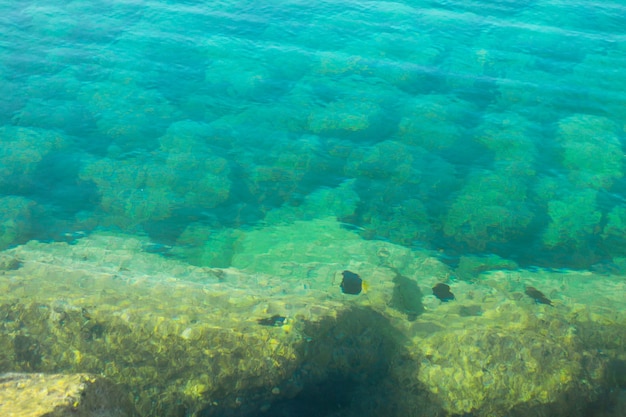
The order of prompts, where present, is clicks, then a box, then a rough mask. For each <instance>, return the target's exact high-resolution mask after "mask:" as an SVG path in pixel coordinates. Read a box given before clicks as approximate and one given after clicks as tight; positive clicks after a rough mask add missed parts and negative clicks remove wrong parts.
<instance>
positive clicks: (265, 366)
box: [0, 218, 626, 417]
mask: <svg viewBox="0 0 626 417" xmlns="http://www.w3.org/2000/svg"><path fill="white" fill-rule="evenodd" d="M305 236H306V237H308V238H304V237H305ZM235 240H236V244H235V245H234V247H233V251H234V255H233V257H232V259H233V264H236V265H237V266H238V267H239V268H242V269H234V268H226V269H213V268H208V267H198V266H191V265H188V264H186V263H183V262H179V261H176V260H173V259H170V258H166V257H162V256H159V255H156V254H151V253H146V252H143V251H142V244H143V243H144V242H142V241H141V240H140V239H137V238H133V237H129V236H123V235H114V234H93V235H91V236H89V237H86V238H83V239H81V240H79V241H78V242H77V243H76V244H74V245H68V244H65V243H51V244H45V243H38V242H29V243H28V244H26V245H23V246H20V247H17V248H14V249H11V250H7V251H5V252H3V253H2V255H1V257H2V262H0V265H1V266H2V268H1V269H2V271H0V317H2V320H1V321H0V367H1V369H3V370H11V371H35V372H72V373H74V372H92V373H102V374H103V375H104V376H106V377H108V378H109V379H111V380H112V381H114V382H116V383H119V384H122V385H124V386H126V387H128V388H129V390H128V392H129V396H130V399H131V400H132V401H133V403H134V404H135V405H136V406H137V408H138V410H139V412H140V413H141V414H142V415H145V416H179V415H183V414H185V413H186V414H189V415H220V414H222V415H226V414H229V415H241V416H247V415H254V414H255V413H258V412H259V411H260V410H267V409H269V408H270V407H274V406H275V407H279V406H280V402H281V401H288V400H289V399H292V398H294V397H295V398H296V399H297V398H298V397H297V396H298V395H299V394H301V393H302V392H303V391H305V392H306V390H307V389H309V388H310V387H312V386H319V385H324V384H329V383H330V382H329V381H330V380H333V381H337V378H339V380H340V382H341V381H344V382H345V383H346V384H357V385H359V384H361V385H362V386H363V388H362V390H361V391H358V392H360V395H356V394H354V395H355V398H354V399H353V400H352V401H351V402H350V403H349V406H350V407H349V408H347V409H344V411H345V413H346V415H348V416H352V415H355V416H356V415H358V414H361V415H363V413H369V414H370V415H389V416H400V415H402V416H415V417H418V416H419V417H422V416H432V415H441V416H445V415H454V414H457V415H458V414H463V413H470V412H471V413H473V415H476V416H493V415H504V414H505V413H506V414H507V415H512V416H524V415H537V413H540V412H544V413H546V412H549V413H550V415H554V416H576V415H581V414H577V413H579V411H580V410H581V409H582V407H583V406H584V405H585V404H586V403H588V402H590V401H592V400H594V399H596V398H597V395H598V393H599V392H600V391H601V390H602V389H604V388H608V384H610V381H608V380H607V377H606V375H607V369H606V364H607V363H610V362H611V361H618V362H619V361H625V360H626V354H625V349H624V334H626V331H625V328H626V317H625V313H624V312H623V311H621V309H620V308H619V305H620V303H623V299H622V298H621V297H622V296H623V293H624V285H625V284H624V281H623V278H621V277H608V276H602V277H599V276H596V275H593V274H591V273H575V272H562V273H558V274H556V273H553V272H550V271H538V272H531V271H523V270H507V271H498V270H496V271H493V270H489V269H490V268H487V267H486V268H477V269H476V271H480V270H481V269H483V270H487V271H486V272H483V273H478V274H477V275H476V276H475V277H474V279H473V280H472V282H467V281H456V280H453V279H451V277H452V275H453V271H452V270H451V269H450V268H449V267H447V266H446V265H444V264H443V263H441V262H440V261H439V260H437V259H436V258H434V257H431V256H428V255H427V254H424V253H420V252H417V251H411V250H409V249H407V248H403V247H400V246H396V245H392V244H389V243H386V242H377V241H363V240H361V239H359V238H358V237H357V235H356V233H353V232H351V231H349V230H346V229H345V228H342V227H341V226H340V224H339V223H337V222H336V221H334V220H333V219H332V218H327V219H318V220H311V221H307V222H305V221H296V222H291V223H289V222H285V223H284V224H277V225H275V226H268V227H266V228H264V229H260V230H257V231H251V232H242V233H241V234H240V235H239V236H238V237H237V238H236V239H235ZM330 254H332V256H331V255H330ZM346 269H348V270H350V271H354V272H355V273H358V274H359V275H360V276H361V277H362V278H363V279H365V280H367V281H368V282H369V283H370V285H371V288H370V290H369V291H368V292H367V293H364V294H360V295H358V296H354V295H347V294H342V293H341V291H340V288H339V283H340V282H341V272H342V271H343V270H346ZM398 274H401V275H402V276H403V277H405V278H406V279H409V280H413V281H414V282H415V284H416V286H418V287H419V289H420V291H421V293H422V294H424V297H423V300H422V302H423V306H424V310H423V311H420V312H419V313H420V314H418V315H417V317H414V319H413V320H412V321H411V320H408V319H407V314H406V312H405V311H402V308H399V306H398V305H397V304H396V303H395V302H394V290H395V288H394V278H396V276H397V275H398ZM438 282H447V283H448V284H450V285H451V286H452V290H453V292H454V294H455V296H456V299H455V300H454V301H453V302H448V303H441V302H440V301H439V300H437V299H436V298H435V297H434V296H432V295H430V294H431V291H430V288H432V286H433V285H434V284H436V283H438ZM525 285H532V286H535V287H538V288H540V289H541V290H542V291H543V292H544V293H545V294H546V296H548V297H549V298H550V299H551V300H552V301H553V303H554V307H552V306H547V305H538V304H536V303H535V302H534V301H533V300H532V299H530V298H529V297H527V296H525V295H524V288H525ZM396 298H397V297H396ZM273 315H280V316H284V317H286V322H285V325H283V326H275V327H272V326H261V325H259V323H258V320H259V319H263V318H267V317H271V316H273ZM619 363H621V362H619ZM368 381H369V382H368ZM533 413H534V414H533Z"/></svg>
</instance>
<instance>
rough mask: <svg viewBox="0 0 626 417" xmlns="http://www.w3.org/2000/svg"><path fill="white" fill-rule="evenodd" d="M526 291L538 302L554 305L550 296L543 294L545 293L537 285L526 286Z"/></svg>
mask: <svg viewBox="0 0 626 417" xmlns="http://www.w3.org/2000/svg"><path fill="white" fill-rule="evenodd" d="M525 292H526V295H527V296H529V297H530V298H532V299H533V300H535V302H536V303H537V304H547V305H549V306H551V305H552V301H551V300H550V299H549V298H548V297H546V296H545V295H543V293H542V292H541V291H539V290H538V289H537V288H535V287H530V286H529V287H526V291H525Z"/></svg>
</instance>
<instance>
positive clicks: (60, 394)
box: [0, 373, 137, 417]
mask: <svg viewBox="0 0 626 417" xmlns="http://www.w3.org/2000/svg"><path fill="white" fill-rule="evenodd" d="M0 415H2V416H3V417H67V416H74V417H94V416H98V417H135V416H137V412H136V411H135V409H134V407H133V406H132V404H131V403H130V402H129V401H128V400H127V399H126V398H125V397H124V395H123V394H122V392H121V390H120V389H119V387H116V386H115V385H114V384H112V383H111V382H110V381H107V380H106V379H105V378H103V377H101V376H97V375H88V374H69V375H63V374H39V373H6V374H0Z"/></svg>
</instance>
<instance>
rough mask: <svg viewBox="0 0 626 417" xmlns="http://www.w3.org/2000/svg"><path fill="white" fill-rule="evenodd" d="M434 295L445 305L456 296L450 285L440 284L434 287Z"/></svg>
mask: <svg viewBox="0 0 626 417" xmlns="http://www.w3.org/2000/svg"><path fill="white" fill-rule="evenodd" d="M433 294H434V296H435V297H437V298H439V299H440V300H441V301H443V302H444V303H446V302H448V301H450V300H454V294H452V292H451V291H450V286H449V285H448V284H443V283H441V282H440V283H439V284H437V285H435V286H434V287H433Z"/></svg>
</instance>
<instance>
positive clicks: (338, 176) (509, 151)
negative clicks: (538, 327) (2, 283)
mask: <svg viewBox="0 0 626 417" xmlns="http://www.w3.org/2000/svg"><path fill="white" fill-rule="evenodd" d="M0 16H1V17H0V47H1V49H0V205H2V207H3V208H2V210H1V211H0V246H1V247H8V246H10V245H15V244H19V243H21V242H24V241H27V240H29V239H43V240H48V239H51V240H62V239H66V240H71V239H73V238H75V237H77V236H81V235H82V233H89V232H90V231H92V230H96V229H101V228H104V229H120V230H123V231H125V232H130V233H137V234H142V235H143V234H147V235H148V236H149V237H150V238H151V239H152V240H153V241H154V242H156V243H158V244H164V245H169V246H172V247H174V249H177V250H174V251H173V253H175V254H176V256H179V257H182V258H185V259H187V260H189V261H190V262H192V263H202V262H203V261H202V260H200V259H199V258H196V257H194V255H193V254H194V248H196V247H199V246H202V245H203V244H204V243H205V241H206V237H207V236H208V235H209V234H216V233H217V234H219V233H224V234H228V233H229V231H230V230H233V229H238V228H250V227H257V226H262V225H264V224H267V223H268V222H275V221H277V220H276V217H277V216H276V215H275V214H273V213H276V212H277V210H280V211H279V212H280V213H281V215H280V219H279V220H283V221H284V220H285V219H296V218H304V219H307V218H314V217H317V216H325V215H328V214H332V215H335V216H338V217H339V218H340V220H341V221H343V222H345V223H346V225H350V227H354V228H356V229H358V230H360V232H361V233H362V235H363V237H365V238H367V239H386V240H390V241H393V242H395V243H400V244H403V245H407V246H411V247H426V248H430V249H437V250H443V251H444V253H446V254H449V255H450V256H451V257H452V258H455V257H458V256H461V255H463V254H468V253H469V254H481V253H495V254H498V255H500V256H503V257H506V258H512V259H515V260H517V261H519V262H520V263H523V264H533V265H537V264H538V265H548V266H555V267H588V266H590V265H593V264H597V263H598V262H610V261H615V260H616V259H617V258H619V257H620V256H623V253H624V249H626V206H625V205H624V202H625V197H626V181H625V180H624V154H625V150H624V140H625V135H626V133H625V132H626V110H624V109H625V107H624V101H625V100H624V94H625V93H624V92H625V91H626V74H625V73H624V72H623V68H624V67H625V64H626V35H624V33H623V28H624V27H626V6H624V5H622V4H619V3H618V2H608V3H606V2H602V3H594V2H582V1H581V2H576V3H572V2H559V1H500V2H478V1H476V2H468V1H462V2H461V1H458V2H456V1H415V2H404V3H396V2H345V1H344V2H339V1H337V2H332V1H331V2H304V1H294V2H281V4H271V5H268V4H266V2H254V1H228V2H219V1H218V2H211V3H210V4H207V3H205V2H193V1H187V2H169V3H167V2H141V3H136V2H130V1H129V2H124V1H118V2H98V1H95V2H93V1H92V2H82V1H75V2H69V3H67V2H54V1H47V2H44V3H42V2H29V1H23V2H19V4H17V5H16V3H15V2H8V1H4V2H0ZM320 193H330V194H331V195H333V196H334V197H333V198H329V199H325V200H324V199H322V200H319V198H318V197H317V196H319V195H320ZM312 201H313V203H312ZM320 201H321V202H320ZM325 202H326V203H325ZM286 213H287V215H286ZM203 259H205V258H203ZM618 263H619V262H618ZM219 266H225V265H219Z"/></svg>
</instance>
